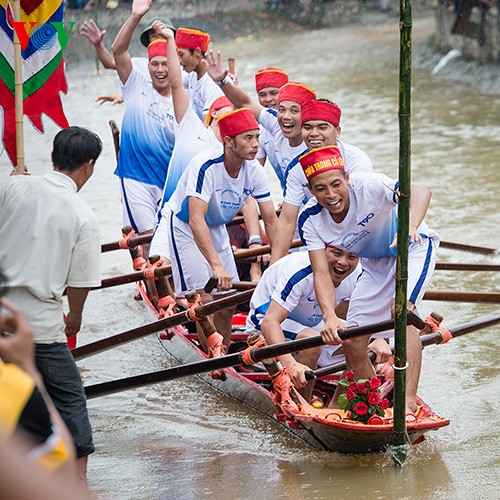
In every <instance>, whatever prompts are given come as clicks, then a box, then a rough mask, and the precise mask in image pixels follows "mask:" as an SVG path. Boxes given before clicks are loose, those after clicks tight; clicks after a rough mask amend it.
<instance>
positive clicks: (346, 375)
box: [345, 371, 354, 380]
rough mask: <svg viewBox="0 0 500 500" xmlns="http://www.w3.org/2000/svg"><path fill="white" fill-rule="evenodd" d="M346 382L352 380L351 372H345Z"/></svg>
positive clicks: (352, 374)
mask: <svg viewBox="0 0 500 500" xmlns="http://www.w3.org/2000/svg"><path fill="white" fill-rule="evenodd" d="M345 378H346V380H354V373H353V372H351V371H348V372H345Z"/></svg>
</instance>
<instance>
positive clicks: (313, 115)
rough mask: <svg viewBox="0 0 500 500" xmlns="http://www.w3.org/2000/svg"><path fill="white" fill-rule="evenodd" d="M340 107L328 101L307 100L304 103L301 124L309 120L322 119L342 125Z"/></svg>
mask: <svg viewBox="0 0 500 500" xmlns="http://www.w3.org/2000/svg"><path fill="white" fill-rule="evenodd" d="M340 115H341V111H340V108H339V107H338V106H337V105H336V104H332V103H330V102H327V101H316V100H312V101H307V102H305V103H304V104H303V105H302V110H301V115H300V116H301V124H302V125H303V124H304V123H305V122H308V121H309V120H321V121H325V122H328V123H331V124H332V125H334V126H335V127H338V126H339V125H340Z"/></svg>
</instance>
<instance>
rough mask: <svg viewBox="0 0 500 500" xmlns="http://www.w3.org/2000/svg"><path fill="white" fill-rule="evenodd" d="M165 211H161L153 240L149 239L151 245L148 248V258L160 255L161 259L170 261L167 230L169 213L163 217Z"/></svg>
mask: <svg viewBox="0 0 500 500" xmlns="http://www.w3.org/2000/svg"><path fill="white" fill-rule="evenodd" d="M165 212H166V211H165V210H163V211H162V216H161V218H160V221H159V222H158V224H157V225H156V227H155V232H154V234H153V238H152V239H151V244H150V246H149V256H151V255H161V256H162V257H168V259H169V260H172V259H171V257H170V252H169V248H168V234H167V233H168V228H169V222H168V219H169V217H170V213H171V212H170V211H169V212H168V216H166V215H164V213H165Z"/></svg>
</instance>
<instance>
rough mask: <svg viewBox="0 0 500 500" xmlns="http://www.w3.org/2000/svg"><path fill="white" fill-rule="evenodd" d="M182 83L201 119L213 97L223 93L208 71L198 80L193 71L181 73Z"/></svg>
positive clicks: (215, 97) (213, 99)
mask: <svg viewBox="0 0 500 500" xmlns="http://www.w3.org/2000/svg"><path fill="white" fill-rule="evenodd" d="M184 75H185V76H184ZM183 84H184V87H185V89H186V90H187V93H188V94H189V99H190V100H191V105H192V106H193V109H194V110H195V111H196V114H197V115H198V116H199V117H200V118H202V119H203V117H204V116H206V115H207V113H208V110H209V109H210V105H211V104H212V103H213V102H214V101H215V99H217V97H220V96H222V95H224V92H222V90H221V88H220V87H219V86H218V85H217V84H216V83H215V82H214V81H213V80H212V78H210V76H209V74H208V73H205V74H204V75H203V76H202V77H201V78H200V79H199V80H198V75H197V74H196V72H195V71H192V72H191V73H183Z"/></svg>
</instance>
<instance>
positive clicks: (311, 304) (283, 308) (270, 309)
mask: <svg viewBox="0 0 500 500" xmlns="http://www.w3.org/2000/svg"><path fill="white" fill-rule="evenodd" d="M326 257H327V261H328V271H329V277H330V279H331V282H332V283H333V286H334V288H335V300H336V302H335V306H336V309H335V310H336V312H337V315H338V316H339V317H343V318H345V315H346V313H347V308H348V305H349V299H350V297H351V293H352V290H353V288H354V285H355V284H356V281H357V279H358V278H359V276H360V274H361V272H362V269H361V264H360V263H359V257H358V256H356V255H354V254H352V253H350V252H348V251H346V250H343V249H341V248H337V247H328V248H327V249H326ZM322 319H323V318H322V315H321V310H320V308H319V304H318V301H317V299H316V294H315V292H314V283H313V273H312V268H311V262H310V260H309V255H308V253H307V252H295V253H292V254H290V255H287V256H286V257H284V258H283V259H280V260H279V261H278V262H276V263H275V264H273V265H272V266H271V267H270V268H269V269H267V270H266V271H265V272H264V274H263V275H262V278H261V280H260V281H259V284H258V285H257V287H256V289H255V292H254V294H253V296H252V299H251V301H250V312H249V313H248V316H247V330H248V331H249V334H251V333H252V332H254V331H260V332H261V333H262V334H263V335H264V337H265V339H266V342H267V343H268V344H277V343H281V342H284V341H285V340H296V339H300V338H305V337H310V336H314V335H317V334H318V332H319V331H320V329H321V327H322ZM377 346H378V348H379V349H378V352H377V360H376V362H378V363H381V362H384V361H386V360H387V359H388V357H389V356H390V354H391V351H390V349H389V348H388V346H387V343H386V342H385V341H384V340H381V339H379V342H376V343H375V345H374V346H370V348H372V349H373V348H374V349H377ZM337 348H338V346H324V347H323V348H322V347H318V348H314V349H307V350H304V351H300V352H298V353H296V354H295V355H292V354H285V355H283V356H279V358H278V359H279V360H280V361H281V363H282V364H283V366H284V367H285V368H286V369H287V370H288V372H289V374H290V376H291V378H292V382H293V383H294V385H295V386H296V387H297V388H298V389H299V390H300V391H301V393H302V395H303V396H304V397H305V398H306V399H307V400H310V399H311V395H312V390H313V387H314V381H310V382H308V381H307V380H306V377H305V372H306V371H307V370H311V369H312V370H315V369H316V368H317V364H318V359H320V360H321V362H322V364H323V365H329V364H332V363H333V362H335V361H336V359H334V358H333V356H336V355H339V354H340V353H339V352H338V349H337ZM336 351H337V352H336Z"/></svg>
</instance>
